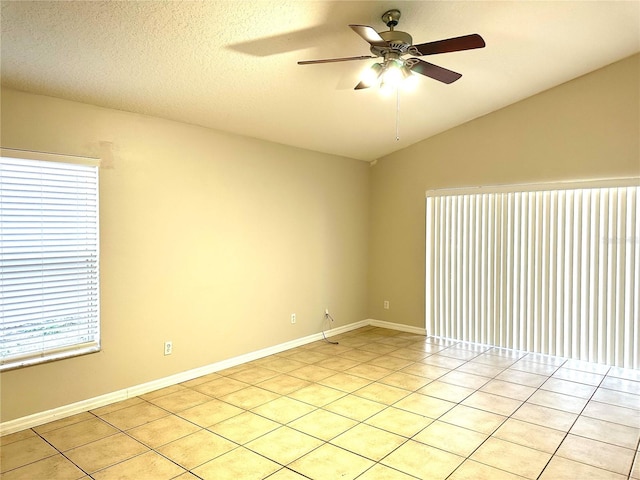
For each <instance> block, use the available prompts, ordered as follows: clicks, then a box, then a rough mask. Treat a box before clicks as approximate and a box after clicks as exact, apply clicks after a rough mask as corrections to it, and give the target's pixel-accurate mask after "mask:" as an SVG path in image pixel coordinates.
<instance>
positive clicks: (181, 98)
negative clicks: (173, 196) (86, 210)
mask: <svg viewBox="0 0 640 480" xmlns="http://www.w3.org/2000/svg"><path fill="white" fill-rule="evenodd" d="M391 8H396V9H399V10H400V11H401V12H402V16H401V19H400V23H399V25H398V27H396V29H397V30H402V31H405V32H408V33H410V34H411V35H412V36H413V40H414V43H416V44H417V43H424V42H430V41H434V40H439V39H443V38H450V37H456V36H460V35H466V34H471V33H479V34H480V35H482V37H483V38H484V40H485V42H486V47H485V48H483V49H477V50H469V51H462V52H454V53H446V54H440V55H433V56H429V57H428V61H429V62H431V63H434V64H437V65H440V66H442V67H445V68H448V69H451V70H454V71H456V72H459V73H461V74H462V75H463V76H462V78H461V79H460V80H458V81H457V82H455V83H452V84H450V85H447V84H444V83H440V82H438V81H435V80H432V79H430V78H427V77H423V76H421V77H420V78H419V82H418V85H417V89H416V90H415V91H414V92H410V93H409V92H404V91H403V92H401V93H400V94H399V95H395V94H392V95H389V96H384V95H382V94H381V92H380V91H379V90H378V89H374V88H371V89H365V90H359V91H354V89H353V87H354V86H355V85H356V84H357V83H358V81H359V77H360V75H361V74H362V72H363V71H364V70H366V69H367V68H369V67H370V65H371V64H373V63H374V60H373V59H371V60H363V61H352V62H340V63H329V64H320V65H304V66H300V65H298V64H297V61H298V60H308V59H319V58H332V57H344V56H357V55H370V52H369V45H368V44H367V43H366V42H365V41H364V40H363V39H362V38H360V37H359V36H358V35H356V34H355V33H354V32H353V31H352V30H351V29H350V28H348V25H349V24H362V25H370V26H372V27H374V28H375V29H376V30H378V31H383V30H387V27H386V25H384V24H383V22H382V20H381V18H380V17H381V15H382V14H383V13H384V12H385V11H386V10H389V9H391ZM1 27H2V52H1V53H2V56H1V68H2V70H1V73H2V83H3V85H4V86H7V87H10V88H15V89H18V90H23V91H27V92H33V93H37V94H43V95H50V96H55V97H60V98H65V99H70V100H76V101H81V102H86V103H90V104H95V105H99V106H104V107H109V108H115V109H120V110H126V111H131V112H138V113H143V114H148V115H154V116H158V117H162V118H167V119H173V120H178V121H182V122H187V123H191V124H196V125H202V126H205V127H211V128H214V129H218V130H222V131H227V132H232V133H237V134H241V135H246V136H251V137H256V138H260V139H264V140H269V141H273V142H277V143H283V144H287V145H292V146H296V147H301V148H306V149H311V150H316V151H321V152H326V153H331V154H337V155H342V156H346V157H351V158H356V159H361V160H374V159H376V158H379V157H381V156H383V155H386V154H389V153H391V152H393V151H396V150H399V149H401V148H404V147H406V146H408V145H411V144H413V143H416V142H418V141H420V140H423V139H425V138H428V137H430V136H433V135H435V134H437V133H439V132H442V131H444V130H447V129H449V128H452V127H454V126H456V125H459V124H461V123H464V122H467V121H469V120H471V119H473V118H476V117H479V116H482V115H485V114H487V113H490V112H492V111H495V110H497V109H500V108H502V107H505V106H507V105H509V104H512V103H514V102H517V101H519V100H522V99H524V98H526V97H529V96H531V95H534V94H536V93H538V92H541V91H543V90H546V89H549V88H551V87H554V86H556V85H559V84H561V83H564V82H567V81H569V80H571V79H573V78H576V77H578V76H580V75H583V74H586V73H588V72H590V71H593V70H596V69H598V68H600V67H603V66H606V65H608V64H611V63H613V62H615V61H617V60H620V59H622V58H625V57H627V56H629V55H632V54H634V53H636V52H638V51H640V1H578V2H576V1H523V0H519V1H468V2H458V1H446V2H445V1H396V2H389V1H354V2H351V1H296V0H277V1H269V0H254V1H245V0H226V1H198V2H196V1H184V2H182V1H181V2H178V1H176V2H174V1H123V2H116V1H69V2H59V1H38V2H32V1H4V0H3V1H2V25H1ZM611 88H616V86H615V85H611ZM396 133H398V137H399V139H397V138H396Z"/></svg>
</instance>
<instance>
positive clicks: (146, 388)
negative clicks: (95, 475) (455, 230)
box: [0, 319, 425, 436]
mask: <svg viewBox="0 0 640 480" xmlns="http://www.w3.org/2000/svg"><path fill="white" fill-rule="evenodd" d="M369 325H371V326H375V327H381V328H388V329H392V330H400V331H403V332H409V333H416V334H418V335H424V334H425V330H424V329H420V328H417V327H410V326H407V325H400V324H397V323H390V322H384V321H380V320H373V319H367V320H361V321H359V322H355V323H350V324H349V325H344V326H342V327H337V328H333V329H331V330H327V331H326V332H325V335H326V336H328V337H332V336H334V335H339V334H341V333H346V332H349V331H351V330H355V329H357V328H361V327H366V326H369ZM322 338H323V337H322V333H314V334H313V335H308V336H306V337H302V338H298V339H296V340H291V341H289V342H285V343H281V344H279V345H274V346H272V347H267V348H263V349H261V350H256V351H254V352H249V353H246V354H243V355H239V356H237V357H233V358H229V359H226V360H222V361H220V362H216V363H212V364H209V365H205V366H203V367H198V368H194V369H192V370H187V371H184V372H180V373H177V374H175V375H170V376H168V377H164V378H159V379H157V380H152V381H150V382H146V383H142V384H139V385H134V386H131V387H129V388H124V389H122V390H118V391H115V392H111V393H107V394H105V395H100V396H97V397H93V398H89V399H87V400H81V401H79V402H75V403H71V404H69V405H63V406H61V407H57V408H53V409H51V410H46V411H44V412H38V413H34V414H32V415H27V416H26V417H21V418H17V419H15V420H9V421H7V422H1V423H0V436H2V435H8V434H10V433H15V432H19V431H21V430H25V429H27V428H33V427H37V426H38V425H42V424H44V423H49V422H52V421H54V420H59V419H61V418H65V417H70V416H71V415H76V414H78V413H82V412H87V411H89V410H93V409H96V408H99V407H103V406H105V405H109V404H111V403H115V402H120V401H122V400H126V399H128V398H132V397H137V396H138V395H144V394H145V393H149V392H152V391H154V390H158V389H160V388H164V387H168V386H171V385H175V384H176V383H181V382H186V381H188V380H193V379H194V378H198V377H201V376H203V375H208V374H210V373H214V372H219V371H220V370H224V369H226V368H231V367H235V366H236V365H241V364H243V363H247V362H250V361H252V360H257V359H259V358H263V357H267V356H269V355H273V354H276V353H280V352H284V351H285V350H289V349H291V348H295V347H299V346H301V345H306V344H308V343H311V342H315V341H317V340H322Z"/></svg>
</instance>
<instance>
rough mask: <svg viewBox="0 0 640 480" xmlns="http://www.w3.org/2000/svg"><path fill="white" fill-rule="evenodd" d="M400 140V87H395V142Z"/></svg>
mask: <svg viewBox="0 0 640 480" xmlns="http://www.w3.org/2000/svg"><path fill="white" fill-rule="evenodd" d="M399 141H400V89H399V88H396V142H399Z"/></svg>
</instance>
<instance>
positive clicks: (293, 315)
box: [291, 313, 296, 324]
mask: <svg viewBox="0 0 640 480" xmlns="http://www.w3.org/2000/svg"><path fill="white" fill-rule="evenodd" d="M291 323H292V324H293V323H296V314H295V313H292V314H291Z"/></svg>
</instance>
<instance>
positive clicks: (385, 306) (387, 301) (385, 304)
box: [382, 300, 389, 310]
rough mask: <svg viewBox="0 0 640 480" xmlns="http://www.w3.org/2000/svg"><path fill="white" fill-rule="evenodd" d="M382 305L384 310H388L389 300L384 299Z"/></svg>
mask: <svg viewBox="0 0 640 480" xmlns="http://www.w3.org/2000/svg"><path fill="white" fill-rule="evenodd" d="M382 305H383V306H384V309H385V310H389V300H385V301H384V303H383V304H382Z"/></svg>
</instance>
